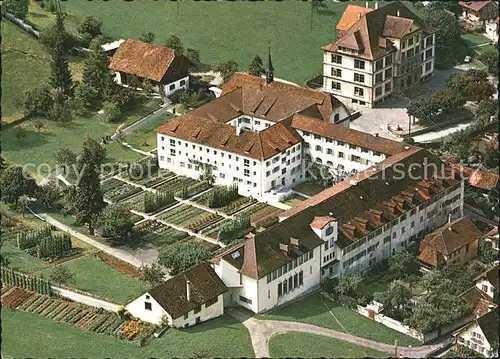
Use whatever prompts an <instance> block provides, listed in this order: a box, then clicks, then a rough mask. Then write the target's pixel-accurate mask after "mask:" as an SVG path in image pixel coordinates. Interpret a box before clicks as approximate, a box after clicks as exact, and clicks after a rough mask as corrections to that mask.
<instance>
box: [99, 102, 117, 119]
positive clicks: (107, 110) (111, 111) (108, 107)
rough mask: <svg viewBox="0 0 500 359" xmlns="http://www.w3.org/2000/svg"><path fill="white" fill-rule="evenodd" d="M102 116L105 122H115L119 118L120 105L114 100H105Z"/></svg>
mask: <svg viewBox="0 0 500 359" xmlns="http://www.w3.org/2000/svg"><path fill="white" fill-rule="evenodd" d="M102 109H103V111H104V113H103V115H102V118H103V120H104V121H106V122H117V121H118V120H119V119H120V116H121V111H120V107H119V106H118V105H117V104H116V103H114V102H106V103H104V106H103V108H102Z"/></svg>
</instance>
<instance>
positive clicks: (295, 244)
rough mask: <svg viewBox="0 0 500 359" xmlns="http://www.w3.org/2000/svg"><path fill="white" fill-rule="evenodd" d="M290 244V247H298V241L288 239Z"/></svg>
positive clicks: (291, 238)
mask: <svg viewBox="0 0 500 359" xmlns="http://www.w3.org/2000/svg"><path fill="white" fill-rule="evenodd" d="M290 244H291V245H292V246H295V247H298V246H299V240H298V239H297V238H293V237H290Z"/></svg>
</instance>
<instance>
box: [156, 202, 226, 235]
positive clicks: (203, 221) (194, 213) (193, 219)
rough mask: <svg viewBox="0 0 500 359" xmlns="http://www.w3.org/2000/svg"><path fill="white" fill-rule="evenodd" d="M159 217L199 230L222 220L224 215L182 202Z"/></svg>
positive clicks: (194, 230) (192, 229) (189, 228)
mask: <svg viewBox="0 0 500 359" xmlns="http://www.w3.org/2000/svg"><path fill="white" fill-rule="evenodd" d="M159 219H162V220H164V221H166V222H168V223H172V224H175V225H178V226H180V227H182V228H186V229H188V230H190V231H193V232H197V231H199V230H201V229H202V228H205V227H207V226H209V225H210V224H213V223H214V222H217V221H219V220H221V219H222V217H221V216H219V215H218V214H216V213H212V212H207V211H204V210H202V209H200V208H197V207H193V206H190V205H188V204H181V205H180V206H178V207H175V208H174V209H172V210H170V211H167V212H165V213H163V214H161V215H160V216H159Z"/></svg>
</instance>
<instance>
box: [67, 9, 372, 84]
mask: <svg viewBox="0 0 500 359" xmlns="http://www.w3.org/2000/svg"><path fill="white" fill-rule="evenodd" d="M326 3H327V5H328V9H326V11H323V10H322V12H321V13H316V14H315V15H314V17H313V30H311V24H310V21H311V5H310V3H309V2H305V1H287V2H284V3H283V2H278V1H263V2H258V3H253V2H249V1H234V2H232V1H217V2H212V1H211V2H204V1H181V2H180V3H179V15H177V4H176V2H172V1H167V0H161V1H153V2H151V1H126V2H121V1H118V2H117V1H115V2H113V3H111V2H105V1H97V2H96V1H94V2H92V3H89V2H88V1H85V0H74V1H68V2H64V3H63V6H64V8H65V11H66V12H67V13H69V14H70V15H71V19H72V20H73V19H75V20H78V21H81V20H83V18H84V17H85V16H86V15H93V16H95V17H97V18H99V19H100V20H101V21H102V22H103V28H104V32H105V33H106V34H107V35H110V36H113V37H116V38H124V39H126V38H129V37H134V38H137V37H139V36H140V35H141V34H142V33H143V32H146V31H152V32H154V33H155V34H156V39H155V43H157V44H161V43H162V42H163V41H165V40H166V39H167V38H168V37H169V36H170V35H171V34H177V35H178V36H179V37H180V39H181V40H182V42H183V44H184V47H185V48H189V47H191V48H197V49H199V50H200V55H201V61H202V62H203V63H205V64H216V63H219V62H221V61H227V60H235V61H236V62H238V64H239V68H240V70H246V69H247V68H248V64H249V63H250V61H251V60H252V58H253V57H254V56H255V54H260V56H261V57H262V58H264V59H265V57H266V56H267V48H268V45H271V50H272V55H273V65H274V68H275V76H276V77H279V78H284V79H287V80H289V81H294V82H296V83H298V84H300V85H303V84H304V83H305V81H306V80H308V79H309V78H311V77H312V76H314V75H316V74H318V73H320V72H322V64H323V60H322V59H323V55H322V49H321V47H322V46H324V45H326V44H328V43H330V42H332V41H333V40H334V39H335V36H336V33H335V26H336V23H337V21H338V20H339V18H340V17H341V15H342V13H343V11H344V8H345V7H346V5H347V3H346V2H333V1H328V2H326ZM349 3H350V4H358V5H361V6H365V2H364V1H350V2H349ZM370 6H371V7H373V6H374V4H373V3H370ZM131 19H133V21H131Z"/></svg>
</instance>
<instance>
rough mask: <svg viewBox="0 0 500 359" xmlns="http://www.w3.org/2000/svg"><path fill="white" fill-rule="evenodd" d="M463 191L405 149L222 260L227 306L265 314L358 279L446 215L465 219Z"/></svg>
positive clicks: (429, 158) (418, 152)
mask: <svg viewBox="0 0 500 359" xmlns="http://www.w3.org/2000/svg"><path fill="white" fill-rule="evenodd" d="M463 186H464V184H463V181H462V180H461V179H460V178H458V176H455V174H454V173H449V172H448V171H447V170H445V167H444V164H443V163H442V162H441V161H440V160H439V159H438V158H436V157H434V156H433V155H431V154H430V153H428V152H427V151H425V150H423V149H419V148H416V147H408V149H406V150H404V151H403V152H401V153H397V154H395V155H392V156H391V157H389V158H388V159H386V160H384V161H382V162H380V163H379V164H378V165H374V166H372V167H371V168H368V169H366V170H364V171H362V172H360V173H358V174H356V175H354V176H351V177H350V178H349V179H346V180H344V181H343V182H340V183H338V184H336V185H334V186H333V187H331V188H328V189H326V190H324V191H323V192H321V193H319V194H317V195H316V196H314V197H312V198H310V199H309V200H306V201H304V202H303V203H301V204H300V205H298V206H296V207H293V208H292V209H290V210H288V211H285V212H283V213H282V215H281V216H280V222H279V223H277V224H276V225H274V226H272V227H270V228H269V229H268V230H266V231H264V232H261V233H257V234H251V235H249V236H248V237H247V238H246V239H245V241H244V243H240V244H237V245H234V246H230V247H229V248H225V249H224V250H223V251H222V253H219V254H218V255H217V256H216V257H215V259H214V262H215V271H216V273H217V274H218V275H219V276H220V277H221V279H222V280H223V282H224V283H225V285H226V286H227V287H228V288H229V290H228V292H227V293H226V296H225V297H224V303H226V304H227V305H229V304H230V303H237V304H239V305H242V306H244V307H246V308H248V309H250V310H252V311H254V312H257V313H260V312H263V311H266V310H269V309H271V308H273V307H276V306H279V305H281V304H284V303H286V302H288V301H290V300H293V299H294V298H297V297H298V296H300V295H302V294H304V293H306V292H309V291H311V290H314V289H315V288H317V287H318V286H319V285H320V283H321V281H322V280H323V279H325V278H326V277H329V276H338V275H342V274H344V273H361V272H363V271H365V270H367V269H368V268H370V266H372V265H374V264H375V263H377V262H379V261H380V260H382V259H384V258H388V257H390V256H391V255H392V254H393V253H395V252H396V251H397V250H400V249H403V248H405V247H407V246H409V245H411V244H412V243H413V242H414V241H415V240H416V239H417V238H422V237H423V236H424V235H425V234H426V233H428V232H430V231H432V230H434V229H435V228H436V227H439V226H441V225H442V224H443V223H446V221H447V218H449V215H451V216H452V218H457V217H461V215H462V211H463V208H462V206H463Z"/></svg>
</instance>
